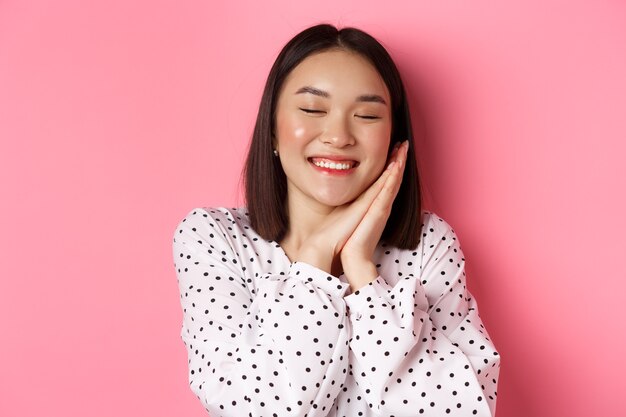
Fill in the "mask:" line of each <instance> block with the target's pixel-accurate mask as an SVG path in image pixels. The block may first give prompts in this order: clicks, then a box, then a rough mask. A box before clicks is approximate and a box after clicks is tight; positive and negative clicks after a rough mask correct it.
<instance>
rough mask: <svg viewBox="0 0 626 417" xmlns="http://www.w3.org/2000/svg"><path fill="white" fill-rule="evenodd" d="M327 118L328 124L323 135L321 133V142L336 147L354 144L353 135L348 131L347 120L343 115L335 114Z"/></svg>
mask: <svg viewBox="0 0 626 417" xmlns="http://www.w3.org/2000/svg"><path fill="white" fill-rule="evenodd" d="M327 120H328V124H327V125H326V129H325V132H324V135H322V142H324V143H325V144H329V145H333V146H336V147H338V148H343V147H344V146H349V145H354V143H355V139H354V136H353V135H352V132H351V131H350V126H349V123H348V121H347V120H346V119H345V118H344V117H342V116H341V115H335V117H332V118H330V117H329V118H328V119H327Z"/></svg>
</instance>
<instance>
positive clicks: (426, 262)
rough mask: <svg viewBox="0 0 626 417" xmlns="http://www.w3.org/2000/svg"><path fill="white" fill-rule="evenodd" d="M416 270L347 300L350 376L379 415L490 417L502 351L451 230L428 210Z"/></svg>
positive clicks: (379, 281) (374, 284)
mask: <svg viewBox="0 0 626 417" xmlns="http://www.w3.org/2000/svg"><path fill="white" fill-rule="evenodd" d="M425 223H426V227H424V228H423V229H422V230H423V231H424V233H423V235H422V239H423V240H424V241H423V242H422V247H423V252H422V262H421V267H420V270H419V271H417V270H415V268H413V269H412V270H411V271H412V272H410V273H408V274H405V276H404V277H403V278H402V279H400V280H399V281H398V282H397V284H396V285H395V286H393V287H391V286H389V285H388V284H387V283H386V281H385V279H384V278H383V277H381V276H378V277H377V278H376V279H375V280H374V281H372V282H371V283H369V284H368V285H366V286H364V287H362V288H360V289H359V290H358V291H355V292H354V293H352V294H350V295H348V296H346V297H344V299H345V300H346V303H347V305H348V309H349V318H350V322H351V326H352V337H351V339H350V349H351V351H352V352H351V355H352V359H351V363H352V369H351V372H352V375H353V376H354V378H355V380H356V382H357V384H358V385H359V387H360V388H361V390H362V392H363V395H364V396H365V397H366V399H367V402H368V403H369V404H370V407H371V408H372V411H373V412H374V413H375V414H376V415H381V416H383V415H385V416H388V415H394V416H396V417H400V416H414V415H416V412H417V413H420V414H421V413H426V414H425V415H448V414H450V415H476V416H494V415H495V410H496V389H497V383H498V375H499V370H500V356H499V354H498V352H497V351H496V348H495V346H494V344H493V343H492V342H491V340H490V338H489V335H488V333H487V330H486V329H485V327H484V326H483V323H482V321H481V319H480V316H479V314H478V306H477V304H476V299H475V298H474V297H473V296H472V294H470V292H469V291H468V289H467V287H466V276H465V267H464V265H465V259H464V255H463V252H462V250H461V246H460V244H459V240H458V239H457V237H456V235H455V232H454V230H453V229H452V228H451V227H450V225H449V224H448V223H446V222H445V221H444V220H443V219H441V218H440V217H438V216H437V215H436V214H434V213H430V212H426V215H425Z"/></svg>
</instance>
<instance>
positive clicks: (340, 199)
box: [315, 194, 358, 207]
mask: <svg viewBox="0 0 626 417" xmlns="http://www.w3.org/2000/svg"><path fill="white" fill-rule="evenodd" d="M357 197H358V194H357V195H354V196H353V195H344V196H317V197H316V198H315V199H316V200H317V201H318V202H319V203H320V204H324V205H325V206H330V207H339V206H343V205H344V204H347V203H351V202H353V201H354V200H355V199H356V198H357Z"/></svg>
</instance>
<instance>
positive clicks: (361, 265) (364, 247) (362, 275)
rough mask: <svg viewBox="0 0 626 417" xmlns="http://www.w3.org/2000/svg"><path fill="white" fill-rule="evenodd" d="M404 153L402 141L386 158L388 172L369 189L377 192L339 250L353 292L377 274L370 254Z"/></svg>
mask: <svg viewBox="0 0 626 417" xmlns="http://www.w3.org/2000/svg"><path fill="white" fill-rule="evenodd" d="M407 152H408V142H407V141H405V142H403V143H402V145H401V146H400V149H395V150H394V152H393V153H392V155H391V158H390V160H391V162H390V163H391V164H394V166H392V167H391V168H390V169H387V171H389V175H387V177H386V178H385V181H384V183H383V184H382V186H381V185H380V184H379V181H377V182H376V183H374V185H372V187H373V189H374V190H378V192H376V195H375V198H374V199H373V201H372V202H371V204H370V206H369V207H368V209H367V211H366V212H365V214H364V216H363V217H362V219H361V221H360V222H359V224H358V226H357V227H356V229H355V230H354V231H353V232H352V234H351V235H350V237H349V239H348V240H347V242H346V243H345V245H344V246H343V248H342V249H341V255H340V256H341V263H342V266H343V270H344V273H345V276H346V278H347V279H348V281H349V282H350V286H351V287H352V290H353V291H355V290H357V289H358V288H360V287H362V286H363V285H366V284H367V283H369V282H370V281H372V280H374V279H375V278H376V276H377V275H378V273H377V272H376V266H375V265H374V264H373V262H372V257H373V255H374V250H375V249H376V246H377V244H378V241H379V240H380V238H381V236H382V233H383V230H384V229H385V225H386V224H387V220H388V219H389V214H390V213H391V206H392V204H393V201H394V199H395V198H396V195H397V194H398V190H399V189H400V184H401V182H402V175H403V172H404V167H405V165H406V163H405V162H406V156H407ZM381 178H382V176H381ZM372 187H370V190H371V189H372ZM370 190H368V192H369V191H370Z"/></svg>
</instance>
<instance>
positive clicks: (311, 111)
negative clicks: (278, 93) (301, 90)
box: [299, 107, 324, 113]
mask: <svg viewBox="0 0 626 417" xmlns="http://www.w3.org/2000/svg"><path fill="white" fill-rule="evenodd" d="M299 109H300V110H302V111H303V112H305V113H324V112H323V111H321V110H313V109H303V108H302V107H299Z"/></svg>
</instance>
